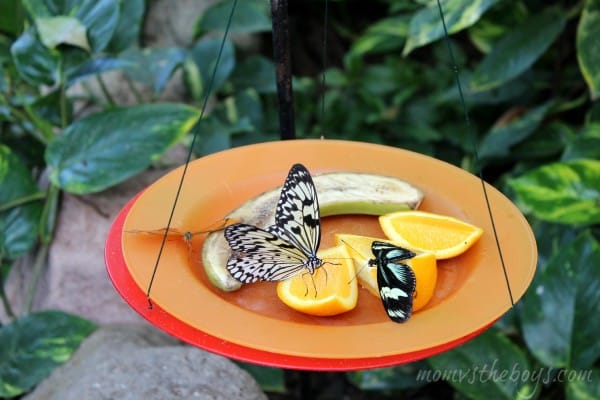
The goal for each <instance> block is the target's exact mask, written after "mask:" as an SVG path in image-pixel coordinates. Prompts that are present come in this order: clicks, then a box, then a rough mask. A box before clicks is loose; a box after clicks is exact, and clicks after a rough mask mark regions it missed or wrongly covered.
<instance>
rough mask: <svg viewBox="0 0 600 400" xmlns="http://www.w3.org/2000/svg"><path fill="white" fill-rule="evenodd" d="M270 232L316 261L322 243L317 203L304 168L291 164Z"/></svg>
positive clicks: (307, 173)
mask: <svg viewBox="0 0 600 400" xmlns="http://www.w3.org/2000/svg"><path fill="white" fill-rule="evenodd" d="M269 230H270V231H271V232H273V233H275V234H276V235H277V236H279V237H281V238H283V239H286V240H288V241H289V242H291V243H292V244H294V245H295V246H296V247H298V248H299V249H301V250H302V251H303V252H304V253H305V254H306V255H307V256H309V257H313V258H316V254H317V250H318V249H319V244H320V242H321V219H320V213H319V200H318V198H317V189H316V188H315V184H314V183H313V180H312V177H311V176H310V173H309V172H308V170H307V169H306V167H304V165H302V164H294V165H293V166H292V168H291V169H290V172H289V173H288V176H287V178H286V180H285V183H284V184H283V188H282V189H281V195H280V197H279V201H278V203H277V209H276V211H275V225H274V226H272V227H269Z"/></svg>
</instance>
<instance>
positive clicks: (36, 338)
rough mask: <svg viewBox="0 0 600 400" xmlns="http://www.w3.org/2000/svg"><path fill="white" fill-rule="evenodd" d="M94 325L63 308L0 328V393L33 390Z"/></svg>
mask: <svg viewBox="0 0 600 400" xmlns="http://www.w3.org/2000/svg"><path fill="white" fill-rule="evenodd" d="M95 328H96V327H95V325H94V324H93V323H91V322H89V321H87V320H84V319H82V318H79V317H76V316H74V315H69V314H67V313H64V312H61V311H43V312H39V313H35V314H31V315H28V316H26V317H23V318H19V319H17V320H14V321H13V322H12V323H10V324H8V325H4V326H3V327H2V328H0V343H2V346H0V396H2V397H14V396H18V395H19V394H21V393H23V392H25V391H27V390H29V389H31V388H32V387H34V386H35V385H36V384H37V383H39V382H40V381H41V380H42V379H44V378H45V377H46V376H48V374H49V373H50V372H52V370H53V369H54V368H56V367H57V366H59V365H61V364H63V363H65V362H66V361H67V360H68V359H69V358H70V357H71V355H72V354H73V352H74V351H75V350H77V348H78V347H79V345H80V343H81V342H82V341H83V340H84V339H85V338H86V337H87V336H88V335H90V334H91V333H92V332H93V331H94V329H95Z"/></svg>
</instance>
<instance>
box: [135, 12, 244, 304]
mask: <svg viewBox="0 0 600 400" xmlns="http://www.w3.org/2000/svg"><path fill="white" fill-rule="evenodd" d="M236 6H237V0H233V4H232V6H231V11H230V13H229V19H228V20H227V26H226V27H225V32H224V33H223V39H222V40H221V46H220V47H219V52H218V54H217V60H216V62H215V65H214V67H213V70H212V75H211V77H210V80H209V82H208V87H207V88H206V94H205V96H204V102H203V104H202V109H201V111H200V116H199V117H198V121H197V122H196V124H195V125H194V127H193V128H192V130H191V131H190V133H192V135H193V136H192V142H191V143H190V149H189V151H188V154H187V158H186V160H185V164H184V166H183V171H182V173H181V179H180V180H179V186H178V187H177V192H176V193H175V199H174V200H173V207H172V208H171V213H170V214H169V220H168V221H167V227H166V228H165V233H164V235H163V238H162V242H161V244H160V248H159V250H158V255H157V256H156V263H155V264H154V269H153V270H152V276H151V277H150V282H149V283H148V289H147V290H146V299H147V300H148V308H149V309H152V308H153V305H152V300H151V299H150V291H151V290H152V284H153V283H154V278H155V277H156V271H157V270H158V265H159V264H160V259H161V256H162V253H163V250H164V248H165V244H166V242H167V237H168V235H169V229H170V228H171V222H172V221H173V215H174V214H175V208H176V207H177V202H178V200H179V195H180V194H181V188H182V187H183V181H184V180H185V175H186V173H187V170H188V165H189V163H190V160H191V159H192V153H193V151H194V144H195V143H196V138H197V137H198V132H200V127H201V124H202V118H203V117H204V112H205V111H206V105H207V104H208V99H209V98H210V94H211V92H212V87H213V83H214V81H215V76H216V74H217V69H218V66H219V61H220V60H221V55H222V54H223V48H224V47H225V43H226V41H227V35H228V33H229V28H230V26H231V21H232V20H233V13H234V11H235V8H236Z"/></svg>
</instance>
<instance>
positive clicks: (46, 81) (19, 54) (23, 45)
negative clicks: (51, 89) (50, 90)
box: [10, 28, 60, 86]
mask: <svg viewBox="0 0 600 400" xmlns="http://www.w3.org/2000/svg"><path fill="white" fill-rule="evenodd" d="M10 51H11V53H12V56H13V60H14V62H15V66H16V67H17V71H19V74H20V75H21V76H22V77H23V79H25V80H26V81H27V82H29V83H31V84H33V85H40V84H43V85H50V86H51V85H54V84H55V83H56V82H58V81H59V79H60V78H59V68H60V54H59V53H58V52H57V51H56V50H50V49H48V48H47V47H46V46H44V44H43V43H42V42H41V41H40V40H39V39H38V38H37V36H36V33H35V29H33V28H30V29H28V30H26V31H25V32H23V34H22V35H21V36H19V38H18V39H17V40H16V41H15V42H14V43H13V45H12V46H11V48H10Z"/></svg>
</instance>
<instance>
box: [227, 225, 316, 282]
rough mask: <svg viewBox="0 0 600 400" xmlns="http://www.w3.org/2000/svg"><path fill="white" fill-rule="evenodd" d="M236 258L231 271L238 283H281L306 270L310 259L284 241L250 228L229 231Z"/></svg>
mask: <svg viewBox="0 0 600 400" xmlns="http://www.w3.org/2000/svg"><path fill="white" fill-rule="evenodd" d="M225 238H226V239H227V242H228V243H229V246H230V247H231V250H232V254H231V256H230V257H229V260H228V261H227V270H228V271H229V273H230V274H231V275H232V276H233V277H234V278H235V279H237V280H238V281H240V282H242V283H252V282H257V281H280V280H283V279H287V278H290V277H292V276H294V275H296V274H297V273H299V272H301V271H302V270H303V269H304V268H305V267H306V262H307V257H306V255H305V254H304V253H303V252H302V251H301V250H300V249H298V248H296V247H295V246H294V245H293V244H291V243H289V242H287V241H286V240H284V239H282V238H281V237H279V236H277V235H275V234H273V233H272V232H269V231H267V230H263V229H260V228H258V227H256V226H253V225H248V224H233V225H231V226H228V227H227V228H226V229H225Z"/></svg>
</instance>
